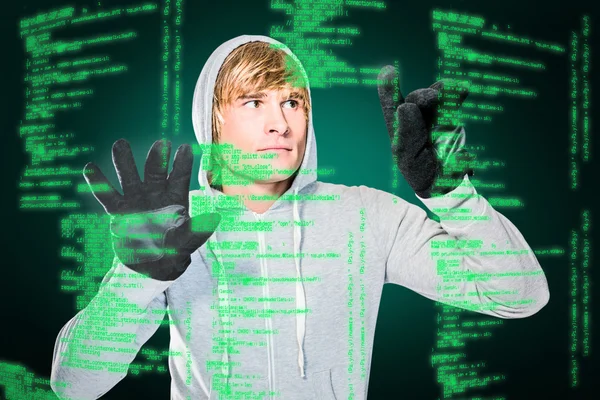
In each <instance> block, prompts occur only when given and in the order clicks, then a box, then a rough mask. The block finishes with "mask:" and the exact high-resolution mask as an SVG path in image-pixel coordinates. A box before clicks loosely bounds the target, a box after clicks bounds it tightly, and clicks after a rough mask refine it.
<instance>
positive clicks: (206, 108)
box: [191, 35, 317, 383]
mask: <svg viewBox="0 0 600 400" xmlns="http://www.w3.org/2000/svg"><path fill="white" fill-rule="evenodd" d="M256 41H261V42H267V43H273V44H277V45H278V46H279V48H281V49H282V50H284V51H285V52H286V53H287V54H289V55H290V56H291V57H292V59H294V60H295V61H296V63H297V65H299V69H300V72H301V73H302V74H303V76H304V79H305V82H307V91H308V96H309V99H310V103H311V110H310V111H309V114H308V124H307V125H308V130H307V134H306V136H307V137H306V146H305V150H304V158H303V160H302V164H301V165H300V168H299V171H297V173H296V174H295V177H294V178H293V179H294V180H293V182H292V185H291V186H290V188H289V189H288V190H287V191H286V192H285V193H284V194H283V195H282V196H281V197H279V198H278V199H277V200H276V201H275V202H274V203H273V204H272V205H271V207H270V208H269V210H267V211H266V212H265V214H267V213H270V212H271V211H272V210H275V209H278V208H288V207H291V208H292V211H293V219H294V223H293V229H294V253H295V254H299V253H301V249H300V245H301V243H302V226H301V225H302V224H300V222H301V220H300V214H301V212H300V208H301V206H302V202H300V201H299V198H298V193H299V192H300V191H301V190H302V189H303V188H304V187H305V186H307V185H308V184H310V183H312V182H315V181H316V180H317V144H316V140H315V133H314V130H313V123H312V97H311V94H310V87H309V86H308V77H307V75H306V71H305V70H304V67H303V66H302V64H301V63H300V61H299V60H298V58H297V57H296V56H295V55H294V54H293V53H292V52H291V50H290V49H289V48H288V47H287V46H285V45H284V44H283V43H281V42H279V41H277V40H275V39H272V38H270V37H268V36H261V35H241V36H238V37H235V38H233V39H231V40H228V41H227V42H225V43H223V44H221V45H220V46H219V47H217V49H216V50H215V51H214V52H213V53H212V54H211V55H210V57H209V58H208V61H207V62H206V64H205V65H204V68H203V69H202V72H201V73H200V77H199V78H198V82H197V83H196V89H195V91H194V100H193V104H192V122H193V126H194V132H195V133H196V139H197V140H198V143H199V144H200V145H201V146H202V145H210V144H211V143H212V104H213V94H214V86H215V82H216V80H217V75H218V73H219V69H220V68H221V65H222V64H223V62H224V61H225V58H227V56H228V55H229V53H231V52H232V51H233V50H234V49H235V48H236V47H238V46H240V45H242V44H244V43H248V42H256ZM207 157H209V155H208V154H205V153H204V152H203V154H202V158H201V162H200V165H201V167H200V172H199V174H198V181H199V183H200V190H199V191H193V192H192V193H191V195H194V192H196V194H199V195H202V196H204V198H205V199H208V200H209V204H214V207H215V210H216V211H217V212H218V211H219V210H221V211H224V210H225V209H241V210H246V206H245V205H244V204H243V202H241V201H231V200H232V199H231V197H230V196H225V195H224V194H223V192H221V191H220V190H218V189H216V188H214V187H212V186H210V185H209V184H208V171H206V168H203V166H205V165H208V164H207V163H208V160H207V159H206V158H207ZM225 198H227V200H228V201H221V200H225ZM290 199H291V200H292V201H291V202H290ZM290 203H291V204H290ZM254 215H255V216H256V218H257V219H261V218H262V216H261V215H259V214H256V213H254ZM218 240H219V235H218V232H215V234H214V235H212V236H211V238H210V239H209V246H208V249H210V250H208V251H211V252H212V253H213V255H214V256H215V260H218V262H219V263H220V267H219V271H218V282H219V283H218V286H219V288H223V289H225V290H224V291H223V292H221V291H219V292H220V293H225V295H224V296H219V306H220V307H225V309H227V308H228V306H229V299H228V295H227V293H228V290H227V289H228V284H227V274H226V272H225V268H223V267H222V266H223V265H224V263H223V259H222V257H221V254H220V251H219V249H218V246H215V245H214V242H218ZM290 262H292V261H291V260H290ZM293 262H294V263H295V269H296V278H297V279H296V308H298V309H304V308H306V300H305V291H304V285H303V283H302V279H301V278H302V274H301V258H299V257H294V261H293ZM222 319H223V322H227V320H228V317H227V316H226V315H225V316H223V317H222ZM305 331H306V314H305V313H297V314H296V341H297V343H298V360H297V361H298V367H299V374H300V376H301V377H303V378H304V377H305V373H304V369H305V368H304V349H303V346H304V335H305ZM225 336H226V340H227V342H228V343H229V336H228V335H225ZM228 348H229V346H226V349H225V351H224V354H223V358H222V362H223V363H222V365H223V367H222V373H223V374H224V376H225V377H226V379H227V383H228V380H229V377H230V376H231V371H230V367H229V356H228V350H227V349H228ZM269 374H270V371H269Z"/></svg>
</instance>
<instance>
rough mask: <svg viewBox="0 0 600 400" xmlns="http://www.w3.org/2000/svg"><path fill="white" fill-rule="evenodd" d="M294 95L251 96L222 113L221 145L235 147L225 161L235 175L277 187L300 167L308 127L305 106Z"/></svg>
mask: <svg viewBox="0 0 600 400" xmlns="http://www.w3.org/2000/svg"><path fill="white" fill-rule="evenodd" d="M293 93H294V90H292V91H291V92H290V91H289V90H265V91H264V92H262V93H248V94H245V95H243V96H241V97H240V98H238V99H236V100H234V102H233V103H232V104H231V105H230V106H229V107H226V109H225V110H223V118H224V123H223V125H222V129H221V138H220V144H221V145H232V146H233V147H232V149H231V150H232V153H231V154H223V158H224V159H225V161H226V163H227V166H228V168H229V170H230V171H231V172H232V173H233V174H234V175H236V176H238V177H240V178H243V179H244V180H249V181H250V182H259V183H275V182H281V181H285V180H286V179H288V178H289V177H290V176H291V175H293V174H294V172H296V170H297V169H298V168H299V167H300V165H301V164H302V159H303V157H304V149H305V147H306V127H307V124H306V119H305V117H304V104H303V102H302V100H301V99H299V98H297V97H295V96H294V95H293ZM273 147H284V149H279V150H276V149H273ZM222 149H223V150H225V147H222ZM237 156H239V157H237ZM223 183H224V184H225V185H227V184H228V183H227V182H223Z"/></svg>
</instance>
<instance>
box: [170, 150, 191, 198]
mask: <svg viewBox="0 0 600 400" xmlns="http://www.w3.org/2000/svg"><path fill="white" fill-rule="evenodd" d="M193 164H194V155H193V154H192V149H191V147H190V145H189V144H183V145H181V146H179V148H178V149H177V152H176V153H175V159H174V160H173V169H172V170H171V173H170V174H169V177H168V178H167V191H168V193H169V195H170V196H171V197H172V198H175V199H177V201H178V203H179V204H182V205H183V206H184V207H185V208H186V209H187V208H188V204H189V199H188V196H189V190H190V180H191V176H192V165H193Z"/></svg>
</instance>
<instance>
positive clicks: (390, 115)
mask: <svg viewBox="0 0 600 400" xmlns="http://www.w3.org/2000/svg"><path fill="white" fill-rule="evenodd" d="M378 80H379V83H378V87H377V91H378V93H379V101H380V103H381V108H382V110H383V116H384V119H385V123H386V126H387V129H388V134H389V136H390V140H391V142H392V154H393V155H394V158H395V161H396V163H397V165H398V168H399V169H400V172H401V173H402V175H403V176H404V178H405V179H406V181H407V182H408V184H409V185H410V186H411V187H412V189H413V190H414V191H415V193H416V194H417V195H418V196H419V197H421V198H429V197H433V196H439V195H444V194H446V193H448V192H450V191H452V190H454V189H455V188H456V187H458V185H460V183H461V182H462V180H463V177H464V175H465V174H469V176H472V175H473V168H472V164H473V161H474V160H475V156H474V155H473V154H471V153H469V152H467V151H466V150H465V149H464V145H465V131H464V128H463V127H462V126H461V125H460V124H459V123H458V121H457V118H456V115H455V114H456V113H457V112H458V109H459V107H460V106H461V104H462V103H463V101H464V100H465V99H466V97H467V96H468V93H469V92H468V89H467V88H466V87H461V86H458V85H457V83H456V82H455V81H453V80H444V81H438V82H436V83H434V84H433V85H431V86H430V87H429V88H426V89H418V90H415V91H413V92H411V93H410V94H409V95H408V96H406V99H405V98H404V97H403V96H402V93H401V91H400V87H399V85H398V84H397V82H398V73H397V71H396V70H395V68H394V67H393V66H391V65H388V66H385V67H383V68H382V69H381V72H380V73H379V76H378ZM444 86H447V88H444ZM451 87H458V90H448V89H450V88H451ZM396 88H397V89H396ZM444 89H446V90H444ZM395 90H397V92H396V99H394V94H395V93H394V91H395ZM448 95H454V97H455V98H456V100H454V101H452V100H453V99H449V100H447V99H446V96H448ZM449 97H450V96H449ZM448 105H453V107H448ZM440 109H444V110H445V111H446V113H444V115H443V117H444V119H443V120H442V118H440V115H439V114H440V112H439V111H440ZM448 110H449V111H450V115H449V116H448V115H447V111H448ZM396 118H397V119H396ZM396 122H397V125H396ZM395 125H396V126H395ZM432 135H434V136H436V137H435V138H433V137H432Z"/></svg>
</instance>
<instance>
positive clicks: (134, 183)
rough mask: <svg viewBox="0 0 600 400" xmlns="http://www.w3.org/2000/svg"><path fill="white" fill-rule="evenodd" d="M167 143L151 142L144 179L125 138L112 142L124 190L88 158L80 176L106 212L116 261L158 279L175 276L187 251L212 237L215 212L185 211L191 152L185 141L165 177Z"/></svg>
mask: <svg viewBox="0 0 600 400" xmlns="http://www.w3.org/2000/svg"><path fill="white" fill-rule="evenodd" d="M170 155H171V142H169V141H165V140H157V141H156V142H154V144H153V145H152V147H151V148H150V151H149V152H148V157H147V158H146V165H145V168H144V181H143V182H142V181H141V180H140V176H139V174H138V171H137V167H136V165H135V160H134V158H133V154H132V152H131V147H130V146H129V143H128V142H127V141H126V140H125V139H119V140H117V141H116V142H115V143H114V144H113V147H112V159H113V164H114V166H115V170H116V172H117V176H118V177H119V182H120V183H121V187H122V189H123V194H122V195H121V194H120V193H119V192H117V191H116V190H115V188H114V187H113V186H112V185H111V184H110V182H109V181H108V179H106V177H105V176H104V174H103V173H102V171H101V170H100V168H98V167H97V166H96V165H94V164H93V163H87V164H86V165H85V167H84V169H83V176H84V177H85V180H86V181H87V183H88V185H89V186H90V189H91V191H92V193H93V194H94V197H96V199H97V200H98V202H99V203H100V204H101V205H102V206H103V207H104V209H105V210H106V212H107V213H108V214H109V215H110V230H111V234H112V240H113V249H114V251H115V254H116V256H117V257H118V258H119V260H120V261H121V263H123V264H124V265H126V266H127V267H129V268H130V269H132V270H134V271H136V272H138V273H141V274H144V275H146V276H149V277H150V278H152V279H157V280H160V281H170V280H175V279H177V278H178V277H180V276H181V275H182V274H183V273H184V272H185V270H186V269H187V267H188V266H189V265H190V263H191V257H190V256H191V254H192V253H193V252H194V251H196V250H197V249H198V248H199V247H200V246H202V245H203V244H204V243H205V242H206V241H207V240H208V239H209V238H210V236H212V234H213V232H214V231H215V229H216V228H217V226H218V225H219V222H220V220H221V218H220V215H219V214H216V213H208V214H201V215H198V216H196V217H194V218H190V216H189V186H190V178H191V173H192V165H193V161H194V158H193V157H194V156H193V154H192V150H191V148H190V146H189V145H187V144H184V145H182V146H180V147H179V148H178V149H177V152H176V154H175V160H174V161H173V170H172V171H171V173H170V174H168V176H167V172H168V165H169V159H170Z"/></svg>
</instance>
